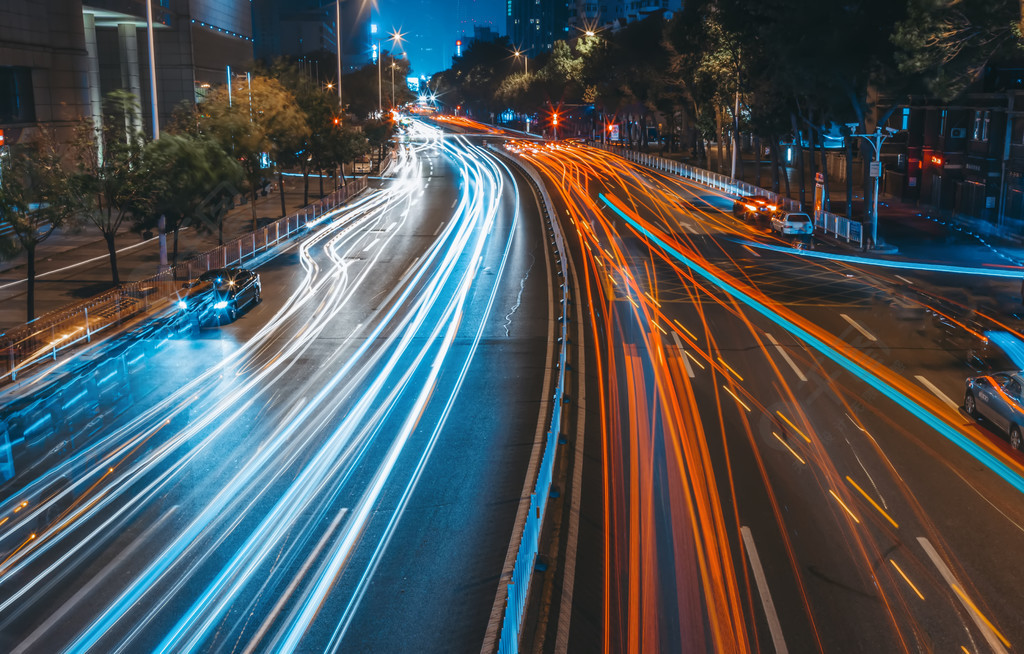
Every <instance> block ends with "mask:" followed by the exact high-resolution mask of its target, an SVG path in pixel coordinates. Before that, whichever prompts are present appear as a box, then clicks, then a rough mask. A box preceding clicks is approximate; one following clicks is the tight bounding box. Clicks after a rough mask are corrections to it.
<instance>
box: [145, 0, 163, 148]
mask: <svg viewBox="0 0 1024 654" xmlns="http://www.w3.org/2000/svg"><path fill="white" fill-rule="evenodd" d="M146 36H147V37H148V38H149V97H150V100H151V101H152V102H151V104H152V107H153V140H156V139H158V138H160V114H159V112H158V111H157V108H156V51H155V50H154V49H153V0H146Z"/></svg>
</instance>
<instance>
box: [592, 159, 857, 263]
mask: <svg viewBox="0 0 1024 654" xmlns="http://www.w3.org/2000/svg"><path fill="white" fill-rule="evenodd" d="M590 145H591V147H595V148H598V149H600V150H605V151H606V152H611V153H612V154H616V155H618V156H620V157H622V158H623V159H626V160H628V161H632V162H634V163H638V164H640V165H642V166H647V167H648V168H652V169H654V170H658V171H661V172H665V173H670V174H673V175H677V176H679V177H682V178H684V179H689V180H692V181H694V182H697V183H699V184H703V185H704V186H707V187H709V188H713V189H717V190H719V191H723V192H725V193H728V194H729V195H735V196H737V197H748V196H751V195H761V196H764V197H766V198H768V199H769V200H771V201H772V202H774V203H775V204H776V205H777V206H780V207H783V208H785V209H786V210H787V211H800V203H799V202H797V201H796V200H793V199H791V198H787V197H786V196H784V195H779V194H778V193H775V192H773V191H769V190H767V189H763V188H761V187H760V186H754V185H753V184H750V183H748V182H744V181H742V180H738V179H733V178H732V177H729V176H728V175H720V174H718V173H713V172H711V171H708V170H704V169H703V168H696V167H694V166H690V165H688V164H684V163H682V162H680V161H672V160H671V159H665V158H663V157H659V156H657V155H653V154H647V153H645V152H635V151H633V150H630V149H628V148H624V147H622V146H619V145H608V144H605V143H598V142H595V143H591V144H590ZM814 226H815V227H817V228H819V229H821V230H822V231H823V232H825V233H826V234H831V235H833V236H835V237H836V238H838V239H842V240H844V241H846V242H847V243H851V244H856V245H858V246H860V245H861V244H862V242H863V234H864V230H863V226H862V224H861V223H860V222H859V221H856V220H850V219H849V218H846V217H844V216H838V215H836V214H834V213H830V212H828V211H821V210H818V211H815V212H814Z"/></svg>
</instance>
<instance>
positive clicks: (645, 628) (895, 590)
mask: <svg viewBox="0 0 1024 654" xmlns="http://www.w3.org/2000/svg"><path fill="white" fill-rule="evenodd" d="M512 151H513V153H514V154H515V155H516V156H520V157H521V158H522V159H523V160H524V161H527V162H530V163H532V164H533V165H535V166H536V167H537V169H538V170H540V171H542V172H543V174H544V176H545V179H546V183H547V185H548V187H549V189H550V193H551V195H552V196H553V198H555V203H556V205H558V207H557V208H558V213H559V216H560V220H561V221H562V223H563V227H564V229H565V230H566V231H567V233H570V234H572V235H573V238H572V239H571V240H572V241H573V244H574V250H575V251H574V254H573V257H572V259H573V261H572V264H573V270H574V271H575V273H574V277H575V283H576V284H577V285H578V287H579V289H580V290H579V294H580V298H579V302H580V305H581V306H582V307H584V311H583V323H584V333H585V339H586V349H587V352H588V358H587V362H586V366H585V369H586V380H585V383H586V385H587V390H586V398H587V401H586V406H585V412H584V416H583V419H584V420H585V424H586V428H585V429H584V430H583V431H582V434H581V436H582V437H585V442H584V443H583V445H582V453H583V460H582V466H581V470H582V478H581V479H573V483H574V484H577V485H578V488H579V497H580V507H581V510H580V512H579V513H578V514H575V513H574V512H568V511H567V512H564V513H563V521H564V524H563V528H562V529H561V530H560V534H561V535H560V537H559V538H560V542H559V544H558V548H559V552H560V554H561V557H562V558H563V559H565V558H569V559H571V560H572V561H573V564H574V565H573V566H565V565H563V566H562V567H561V570H559V571H553V574H550V575H549V577H550V582H551V583H552V585H553V591H552V599H551V601H550V604H551V607H552V608H551V610H550V612H549V615H550V617H549V618H548V620H547V622H546V624H545V625H544V626H543V627H542V628H543V629H546V636H547V638H546V639H545V643H546V645H545V649H546V650H547V651H555V652H564V651H569V652H596V651H605V652H644V653H648V652H697V651H719V652H725V651H729V652H733V651H777V652H782V651H789V652H809V651H826V652H897V651H948V652H952V651H963V652H984V651H997V652H1002V651H1012V650H1013V648H1014V646H1017V645H1019V643H1021V642H1022V641H1024V621H1022V619H1021V617H1020V616H1021V609H1020V607H1021V606H1022V605H1024V591H1022V590H1021V589H1022V588H1024V569H1022V568H1021V566H1019V565H1017V560H1018V559H1019V555H1018V554H1017V553H1018V552H1020V551H1021V549H1022V548H1024V528H1022V525H1024V503H1022V502H1021V489H1022V488H1024V483H1022V470H1024V469H1022V466H1021V463H1022V458H1021V456H1020V454H1019V453H1017V452H1013V451H1012V450H1010V448H1009V447H1008V445H1007V443H1006V435H1005V434H1002V433H1000V432H998V431H996V430H994V429H992V428H990V427H991V426H988V425H979V424H978V423H976V422H975V421H974V420H972V419H970V418H968V417H967V416H966V415H964V414H963V412H962V410H961V409H959V406H960V404H961V403H962V401H963V394H964V379H965V378H966V377H967V376H969V375H973V374H977V371H979V370H982V371H984V370H992V369H1000V368H1009V367H1015V364H1013V363H1012V362H1011V361H1010V360H1009V358H1008V357H1007V356H1006V355H1005V354H1004V353H1002V352H999V351H997V348H994V347H993V346H992V345H991V343H988V342H986V339H985V336H984V334H985V333H986V332H988V331H1003V332H1007V333H1009V334H1011V335H1013V336H1014V337H1015V338H1018V337H1019V336H1020V334H1019V331H1020V328H1021V325H1020V322H1019V320H1018V319H1017V318H1016V316H1014V315H1012V312H1008V311H1006V307H1001V306H999V303H998V302H997V301H995V300H994V298H997V297H998V296H1000V295H1005V294H1006V288H1007V285H1008V284H1010V285H1013V286H1014V288H1016V286H1018V285H1019V279H1018V280H1013V281H1007V280H1006V279H1005V278H1002V279H1000V278H990V277H973V276H970V277H969V276H966V275H963V274H955V273H946V272H936V271H931V270H921V269H915V267H914V265H913V264H907V265H906V267H904V268H902V269H884V268H879V267H877V266H873V265H870V262H849V261H837V260H835V258H834V254H836V253H837V251H836V250H835V248H832V247H830V246H828V245H827V244H823V243H816V242H813V241H808V242H793V241H791V240H789V239H779V238H776V237H774V236H772V235H771V234H770V233H769V232H768V229H767V226H766V225H764V224H756V223H745V222H742V221H741V220H739V219H737V218H735V217H733V215H732V214H731V208H732V200H731V199H730V198H728V197H725V196H723V195H722V194H719V193H717V192H713V191H711V190H709V189H707V188H705V187H700V186H697V185H694V184H691V183H688V182H685V181H682V180H679V179H677V178H670V177H667V176H663V175H661V174H658V173H655V172H652V171H649V170H645V169H643V168H641V167H638V166H634V165H633V164H630V163H628V162H626V161H624V160H622V159H618V158H615V157H612V156H610V155H608V154H606V153H603V152H601V151H597V150H593V149H588V148H584V147H579V146H570V145H566V144H562V145H559V146H539V145H536V144H518V145H514V146H513V147H512ZM764 246H769V247H768V248H766V247H764ZM807 247H813V248H815V249H814V250H813V251H812V252H813V253H816V254H822V255H826V256H824V258H812V257H810V256H808V255H807V253H808V250H807V249H804V248H807ZM847 254H851V253H850V252H847ZM830 257H832V258H830ZM989 270H991V269H989ZM576 438H579V437H576ZM570 470H571V467H570ZM567 495H568V496H571V493H567ZM577 515H578V518H577V517H576V516H577ZM574 533H575V534H576V535H573V534H574ZM565 570H570V572H569V573H566V572H565Z"/></svg>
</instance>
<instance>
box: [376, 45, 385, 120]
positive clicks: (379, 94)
mask: <svg viewBox="0 0 1024 654" xmlns="http://www.w3.org/2000/svg"><path fill="white" fill-rule="evenodd" d="M383 58H384V53H383V52H381V50H380V39H377V113H378V114H381V115H382V116H383V115H384V95H383V93H382V92H381V87H380V60H381V59H383Z"/></svg>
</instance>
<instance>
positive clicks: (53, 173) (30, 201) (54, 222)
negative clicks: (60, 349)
mask: <svg viewBox="0 0 1024 654" xmlns="http://www.w3.org/2000/svg"><path fill="white" fill-rule="evenodd" d="M77 209H78V202H77V195H76V192H75V189H74V185H73V184H72V175H71V172H70V170H69V169H68V168H67V166H66V164H65V153H64V152H61V151H60V150H59V149H58V147H57V145H56V143H55V142H54V139H53V136H52V134H50V132H49V131H47V130H46V129H45V128H44V127H39V128H38V131H37V133H36V136H35V138H33V139H32V140H31V141H30V142H29V143H27V144H24V145H20V144H16V145H13V146H11V147H10V153H9V154H7V155H6V156H3V155H0V222H4V223H7V224H9V225H10V227H11V235H10V236H9V237H8V238H7V239H6V240H5V239H0V255H4V256H8V257H9V256H12V255H14V254H17V253H18V252H24V253H25V258H26V259H27V263H28V271H27V273H28V274H27V278H28V279H27V294H26V295H27V306H26V321H27V322H31V321H32V320H34V319H35V283H36V249H37V248H38V246H39V244H40V243H42V242H43V241H45V240H46V239H48V238H49V237H50V236H51V235H52V234H53V232H54V230H56V229H60V228H74V227H76V226H77V225H76V218H77V214H76V211H77Z"/></svg>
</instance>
